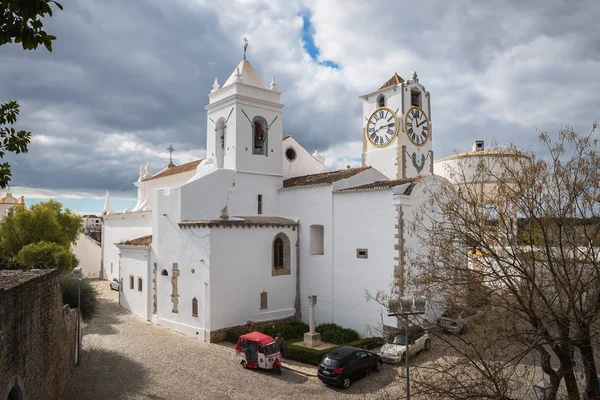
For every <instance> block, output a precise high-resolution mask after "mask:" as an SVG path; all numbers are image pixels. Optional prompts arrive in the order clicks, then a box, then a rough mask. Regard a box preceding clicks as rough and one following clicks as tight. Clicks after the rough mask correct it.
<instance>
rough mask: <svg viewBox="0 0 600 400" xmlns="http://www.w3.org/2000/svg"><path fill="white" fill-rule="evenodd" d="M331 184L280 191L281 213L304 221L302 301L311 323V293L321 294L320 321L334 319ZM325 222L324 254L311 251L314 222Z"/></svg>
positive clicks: (317, 308)
mask: <svg viewBox="0 0 600 400" xmlns="http://www.w3.org/2000/svg"><path fill="white" fill-rule="evenodd" d="M331 190H332V189H331V186H330V185H325V186H312V187H304V188H289V189H283V190H281V191H280V192H279V197H280V202H281V206H280V207H281V214H282V215H285V216H288V218H294V219H298V220H299V222H300V229H299V231H300V304H301V312H302V320H303V321H304V322H308V296H309V295H317V301H318V305H317V307H316V308H315V318H316V321H317V323H322V322H332V321H333V308H332V307H333V298H332V296H333V287H332V278H333V277H332V271H333V268H332V266H333V260H334V257H333V247H332V243H333V242H332V240H333V232H332V229H331V227H332V191H331ZM314 224H318V225H323V236H324V237H323V239H324V251H323V255H311V254H310V225H314Z"/></svg>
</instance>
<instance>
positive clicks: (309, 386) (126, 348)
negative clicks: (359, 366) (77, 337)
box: [64, 281, 398, 400]
mask: <svg viewBox="0 0 600 400" xmlns="http://www.w3.org/2000/svg"><path fill="white" fill-rule="evenodd" d="M95 284H96V285H97V288H98V290H99V292H100V299H99V300H100V304H99V313H98V315H97V316H96V318H94V319H93V320H92V321H91V323H90V324H89V325H88V326H86V327H85V328H84V329H83V359H82V362H81V365H79V366H77V367H75V369H74V370H73V375H72V377H71V381H70V383H69V386H68V387H67V389H66V391H65V394H64V399H66V400H79V399H86V400H95V399H155V400H159V399H165V400H178V399H185V400H192V399H244V400H247V399H288V400H289V399H378V398H380V399H382V398H392V397H389V396H388V395H389V394H390V393H391V392H392V391H397V390H398V387H397V386H396V385H397V384H398V381H397V380H396V381H395V380H394V377H395V376H396V374H397V369H396V368H393V367H391V366H385V367H384V369H383V370H382V372H381V373H379V374H369V376H367V377H366V378H364V379H361V380H359V381H357V382H355V383H354V384H353V385H352V386H351V387H350V388H349V389H348V390H345V391H341V390H339V389H336V388H330V387H327V386H325V385H323V384H322V383H321V382H320V381H319V380H318V379H317V378H315V377H310V376H306V375H303V374H299V373H297V372H295V371H293V370H284V371H283V373H282V374H281V375H280V376H277V375H275V374H274V373H273V372H272V371H264V370H244V369H243V368H242V367H241V366H240V365H239V364H238V363H237V361H236V359H235V353H234V352H232V351H231V349H229V348H226V347H224V346H220V345H216V344H209V343H204V342H200V341H198V340H196V339H193V338H190V337H187V336H184V335H182V334H179V333H176V332H173V331H170V330H168V329H166V328H163V327H161V326H158V325H154V324H152V323H149V322H147V321H144V320H142V319H141V318H139V317H137V316H136V315H134V314H131V313H129V312H128V311H126V310H125V309H123V308H121V307H120V306H119V304H118V292H116V291H111V290H110V289H109V286H108V282H106V281H99V282H97V283H95ZM393 398H397V397H396V396H394V397H393Z"/></svg>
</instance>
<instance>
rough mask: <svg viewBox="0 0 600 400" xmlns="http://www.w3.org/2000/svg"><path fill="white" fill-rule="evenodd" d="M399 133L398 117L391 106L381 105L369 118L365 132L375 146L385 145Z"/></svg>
mask: <svg viewBox="0 0 600 400" xmlns="http://www.w3.org/2000/svg"><path fill="white" fill-rule="evenodd" d="M397 133H398V117H397V116H396V113H394V111H392V109H391V108H387V107H381V108H378V109H377V110H375V111H374V112H373V114H371V116H370V117H369V119H368V120H367V126H366V127H365V134H366V135H367V139H369V142H371V144H372V145H373V146H375V147H385V146H387V145H388V144H390V142H391V141H392V140H393V139H394V137H396V134H397Z"/></svg>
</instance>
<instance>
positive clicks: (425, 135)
mask: <svg viewBox="0 0 600 400" xmlns="http://www.w3.org/2000/svg"><path fill="white" fill-rule="evenodd" d="M404 124H405V128H406V136H408V140H410V141H411V142H412V144H414V145H415V146H423V145H424V144H425V143H427V141H428V140H429V136H430V134H431V123H430V122H429V119H428V118H427V115H426V114H425V112H424V111H423V110H422V109H421V107H417V106H413V107H411V108H409V109H408V111H407V112H406V118H404Z"/></svg>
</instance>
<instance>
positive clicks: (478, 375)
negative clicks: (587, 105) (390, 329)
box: [409, 124, 600, 399]
mask: <svg viewBox="0 0 600 400" xmlns="http://www.w3.org/2000/svg"><path fill="white" fill-rule="evenodd" d="M596 129H597V126H596V124H594V127H593V128H592V130H591V132H590V134H589V135H580V134H577V133H575V132H574V131H573V130H572V129H566V130H563V131H561V132H560V134H559V135H558V138H556V139H552V138H551V137H550V136H549V135H547V134H541V135H540V140H541V142H542V143H543V144H544V146H545V148H546V149H547V151H548V154H547V155H544V157H538V156H536V154H533V153H531V152H523V151H520V150H519V149H517V148H516V147H510V148H508V149H505V150H503V151H497V152H487V153H485V154H484V153H482V155H485V157H479V158H476V160H477V161H476V163H472V162H471V164H468V165H467V164H466V163H462V164H461V163H460V162H457V163H456V164H454V165H453V167H452V170H451V171H449V176H450V178H449V180H450V181H451V184H448V185H446V186H441V187H439V188H438V189H437V190H436V191H434V192H431V193H429V199H428V201H427V202H426V204H425V205H424V207H423V208H422V209H421V210H420V211H419V213H418V215H417V218H416V220H415V223H414V224H413V226H412V231H413V234H415V235H417V236H418V237H419V238H420V240H421V242H422V245H423V246H422V248H423V249H427V250H426V251H427V253H422V254H418V253H412V254H410V255H409V261H410V263H411V265H412V268H411V270H412V271H415V272H414V276H413V277H412V281H413V282H414V284H415V290H417V291H420V292H422V293H425V294H428V296H429V298H431V299H432V302H435V301H441V302H443V304H442V306H448V305H449V304H450V305H452V304H454V305H462V306H472V307H481V306H483V305H485V306H486V307H487V308H486V311H485V312H486V314H487V318H486V322H485V324H483V325H482V324H476V325H478V327H477V328H475V329H473V332H472V334H471V335H470V337H467V338H464V339H456V338H452V340H453V341H452V342H451V341H450V340H447V342H451V345H450V346H449V348H450V349H451V351H452V352H453V354H454V356H455V357H454V358H452V357H451V358H452V359H454V360H455V361H454V362H452V363H451V364H452V365H445V366H444V368H441V367H442V365H441V364H440V365H437V366H435V365H432V366H431V367H430V368H431V369H436V368H437V369H438V370H437V375H438V376H443V377H444V379H441V380H440V381H438V382H440V384H439V385H438V386H439V387H438V389H440V390H446V392H444V393H445V396H447V397H449V398H467V397H480V398H510V396H514V393H516V392H514V389H515V387H514V385H516V383H515V381H514V380H513V378H514V373H515V372H516V371H518V368H519V365H523V363H524V362H530V361H531V359H532V357H533V356H534V355H536V356H537V358H539V359H540V360H541V367H542V369H543V371H544V373H546V374H547V375H548V376H549V378H550V383H551V384H552V391H551V398H553V399H554V398H556V396H557V392H558V391H559V388H560V387H561V385H562V383H563V382H564V390H565V391H566V393H567V396H568V398H569V399H580V398H581V393H580V388H579V387H578V382H577V379H576V374H575V372H574V367H575V362H574V358H575V355H576V354H578V355H580V356H581V360H582V368H583V369H582V371H583V373H584V376H585V382H584V385H583V391H584V392H585V395H586V398H588V399H600V395H599V393H598V383H597V379H598V377H597V368H596V364H595V361H594V346H593V343H592V337H593V334H594V326H596V324H597V322H598V316H599V315H600V314H599V311H600V170H599V168H600V157H599V154H598V150H599V148H598V141H597V139H595V138H594V136H595V134H596ZM471 161H472V160H471ZM527 360H528V361H527ZM442 362H444V363H448V358H444V360H443V361H440V363H442ZM461 366H462V367H461ZM450 367H451V368H452V369H456V370H457V371H462V372H463V373H453V372H445V371H449V369H450ZM461 368H462V369H461ZM467 371H468V373H467ZM440 374H441V375H440ZM435 382H436V380H435V379H434V380H432V381H431V382H429V383H427V384H425V386H427V387H424V390H430V392H431V393H434V390H435V389H436V384H435ZM482 382H486V383H487V386H488V387H491V388H492V389H490V390H488V391H487V392H486V393H483V392H481V391H479V392H473V390H475V387H476V386H477V384H473V383H482ZM421 383H423V382H421ZM511 385H513V387H511ZM421 386H422V387H423V385H421ZM561 390H563V389H561ZM437 393H438V395H439V394H440V392H437ZM453 393H456V394H457V396H455V397H453V395H452V394H453ZM511 393H513V394H511ZM494 396H495V397H494Z"/></svg>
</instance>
